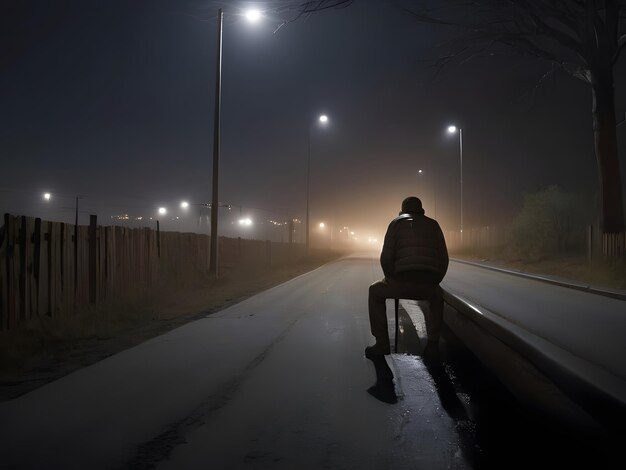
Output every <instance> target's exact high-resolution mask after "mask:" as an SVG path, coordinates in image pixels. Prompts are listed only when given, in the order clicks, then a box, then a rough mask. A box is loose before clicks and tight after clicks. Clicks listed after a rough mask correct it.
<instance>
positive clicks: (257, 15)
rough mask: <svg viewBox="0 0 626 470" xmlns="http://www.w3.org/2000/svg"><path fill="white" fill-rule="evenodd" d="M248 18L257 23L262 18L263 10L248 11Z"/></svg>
mask: <svg viewBox="0 0 626 470" xmlns="http://www.w3.org/2000/svg"><path fill="white" fill-rule="evenodd" d="M246 18H247V19H248V21H249V22H250V23H256V22H257V21H259V20H260V19H261V12H260V11H259V10H248V11H246Z"/></svg>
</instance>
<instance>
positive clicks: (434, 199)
mask: <svg viewBox="0 0 626 470" xmlns="http://www.w3.org/2000/svg"><path fill="white" fill-rule="evenodd" d="M417 174H418V175H419V176H420V177H421V176H423V175H425V174H426V173H424V170H422V169H419V170H417ZM431 180H432V185H433V206H434V207H433V212H434V215H435V219H436V218H437V183H436V181H435V179H434V174H433V177H432V178H431Z"/></svg>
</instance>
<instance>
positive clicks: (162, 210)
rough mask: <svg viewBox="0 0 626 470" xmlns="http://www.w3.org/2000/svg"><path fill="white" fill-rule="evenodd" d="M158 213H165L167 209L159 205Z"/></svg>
mask: <svg viewBox="0 0 626 470" xmlns="http://www.w3.org/2000/svg"><path fill="white" fill-rule="evenodd" d="M158 212H159V215H165V214H167V209H166V208H165V207H159V211H158Z"/></svg>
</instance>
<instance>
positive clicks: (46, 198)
mask: <svg viewBox="0 0 626 470" xmlns="http://www.w3.org/2000/svg"><path fill="white" fill-rule="evenodd" d="M51 197H52V194H50V193H43V198H44V199H45V200H46V201H49V200H50V198H51Z"/></svg>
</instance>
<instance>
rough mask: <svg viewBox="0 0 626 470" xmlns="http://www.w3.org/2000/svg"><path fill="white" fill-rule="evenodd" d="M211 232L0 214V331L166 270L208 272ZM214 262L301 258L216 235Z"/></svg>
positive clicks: (71, 309)
mask: <svg viewBox="0 0 626 470" xmlns="http://www.w3.org/2000/svg"><path fill="white" fill-rule="evenodd" d="M209 246H210V237H209V236H208V235H203V234H196V233H178V232H159V231H157V230H152V229H148V228H134V229H130V228H126V227H117V226H112V227H103V226H98V225H97V224H96V217H95V216H91V223H90V225H89V226H75V225H71V224H66V223H60V222H47V221H42V220H41V219H35V218H30V217H23V216H17V217H16V216H12V215H10V214H5V215H4V225H3V226H2V227H0V330H6V329H10V328H13V327H15V326H16V325H18V324H19V323H22V322H24V321H26V320H28V319H31V318H34V317H37V316H40V315H47V316H51V317H56V316H64V315H72V314H73V313H75V312H76V311H77V310H78V309H80V308H81V307H84V306H86V305H88V304H96V303H98V302H100V301H101V300H104V299H111V298H123V297H124V296H126V295H128V294H130V293H131V292H133V291H135V290H136V289H139V288H143V287H150V286H153V285H154V284H155V283H156V282H157V281H158V280H159V279H162V278H164V277H165V276H177V275H182V274H190V275H194V274H197V273H208V266H209ZM218 249H219V253H220V267H221V268H224V269H226V268H236V267H245V268H246V269H268V268H272V267H275V266H277V265H282V264H287V263H290V262H293V261H297V260H298V259H301V258H302V257H303V256H304V255H305V253H306V251H305V248H304V246H303V245H301V244H288V243H276V242H270V241H259V240H242V239H232V238H225V237H220V240H219V247H218Z"/></svg>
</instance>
